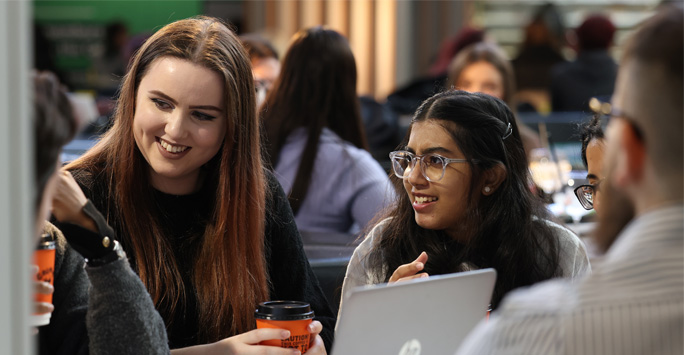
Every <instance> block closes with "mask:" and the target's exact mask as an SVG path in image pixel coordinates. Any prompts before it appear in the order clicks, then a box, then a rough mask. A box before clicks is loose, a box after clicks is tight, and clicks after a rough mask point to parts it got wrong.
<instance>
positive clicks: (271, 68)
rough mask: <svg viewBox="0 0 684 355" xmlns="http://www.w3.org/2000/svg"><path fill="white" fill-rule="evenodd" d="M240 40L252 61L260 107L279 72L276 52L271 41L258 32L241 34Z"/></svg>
mask: <svg viewBox="0 0 684 355" xmlns="http://www.w3.org/2000/svg"><path fill="white" fill-rule="evenodd" d="M240 41H242V45H243V46H244V47H245V49H246V50H247V54H249V60H250V61H251V62H252V74H253V75H254V85H255V86H256V92H257V107H260V106H261V104H262V103H263V102H264V100H265V99H266V95H268V93H269V92H270V91H271V89H273V83H275V81H276V79H277V78H278V75H279V74H280V60H279V58H278V52H277V51H276V49H275V47H273V44H271V42H269V41H268V40H267V39H266V38H264V37H262V36H260V35H258V34H254V33H248V34H244V35H241V36H240Z"/></svg>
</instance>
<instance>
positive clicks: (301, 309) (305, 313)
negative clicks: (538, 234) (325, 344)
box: [254, 301, 314, 354]
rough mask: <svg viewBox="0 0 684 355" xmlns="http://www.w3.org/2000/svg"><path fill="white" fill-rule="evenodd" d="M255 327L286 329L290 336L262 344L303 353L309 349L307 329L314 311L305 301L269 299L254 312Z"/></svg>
mask: <svg viewBox="0 0 684 355" xmlns="http://www.w3.org/2000/svg"><path fill="white" fill-rule="evenodd" d="M254 313H255V314H254V315H255V317H256V325H257V328H259V329H261V328H276V329H287V330H289V331H290V337H289V338H287V339H283V340H280V339H275V340H266V341H262V342H261V343H260V344H262V345H272V346H279V347H281V348H292V349H299V351H301V352H302V354H304V353H305V352H306V351H307V350H309V343H310V340H309V335H310V333H309V329H308V326H309V324H311V322H312V321H313V317H314V312H313V311H312V310H311V306H310V305H309V304H308V303H306V302H299V301H269V302H262V303H260V304H259V307H257V309H256V311H255V312H254Z"/></svg>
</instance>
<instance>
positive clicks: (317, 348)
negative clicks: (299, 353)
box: [304, 335, 327, 355]
mask: <svg viewBox="0 0 684 355" xmlns="http://www.w3.org/2000/svg"><path fill="white" fill-rule="evenodd" d="M326 354H327V352H326V351H325V344H324V343H323V338H321V336H320V335H316V337H315V338H314V340H313V342H311V344H310V345H309V350H308V351H307V352H306V353H305V354H304V355H326Z"/></svg>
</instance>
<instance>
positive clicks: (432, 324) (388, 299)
mask: <svg viewBox="0 0 684 355" xmlns="http://www.w3.org/2000/svg"><path fill="white" fill-rule="evenodd" d="M495 281H496V271H494V269H483V270H477V271H468V272H461V273H456V274H449V275H440V276H430V277H429V278H427V279H418V280H412V281H408V282H400V283H397V284H392V285H386V284H382V285H373V286H366V287H359V288H357V289H354V290H353V291H352V293H351V294H350V295H349V297H348V298H346V299H345V300H344V303H343V307H342V311H341V314H340V319H339V323H338V325H337V331H336V333H335V343H334V345H333V351H332V355H361V354H372V355H385V354H386V355H420V354H422V355H442V354H449V355H451V354H453V353H454V352H455V351H456V350H457V349H458V346H459V345H460V344H461V341H463V339H464V338H465V337H466V335H468V333H469V332H470V331H471V330H472V329H473V328H474V327H475V325H476V324H477V323H478V322H479V321H480V320H481V319H483V318H484V317H485V316H486V314H487V310H488V308H489V304H490V301H491V297H492V291H493V290H494V282H495Z"/></svg>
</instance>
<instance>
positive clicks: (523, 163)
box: [369, 90, 560, 308]
mask: <svg viewBox="0 0 684 355" xmlns="http://www.w3.org/2000/svg"><path fill="white" fill-rule="evenodd" d="M428 120H429V121H433V122H436V123H438V124H439V125H441V126H442V127H444V128H445V130H446V131H447V132H448V133H449V134H450V135H451V137H452V138H453V140H454V142H455V143H456V144H457V145H458V147H459V148H460V150H461V151H462V152H463V154H464V155H465V158H466V159H468V160H469V163H468V164H469V166H470V169H471V171H472V177H471V182H470V192H469V196H468V199H467V201H464V203H467V204H468V205H469V207H468V212H467V215H466V217H465V218H463V221H462V225H463V228H462V233H464V234H467V235H466V236H465V238H459V239H460V240H468V242H467V243H465V244H463V243H459V242H457V241H455V240H453V239H452V238H450V237H449V236H447V235H446V233H445V232H444V231H441V230H429V229H425V228H423V227H420V226H419V225H418V224H417V223H416V220H415V217H414V211H413V208H412V206H411V201H410V199H409V196H408V194H407V193H402V194H399V195H400V196H399V198H398V199H397V202H396V204H395V205H394V206H393V207H392V208H391V209H390V210H389V212H387V214H386V215H385V217H392V218H393V219H392V220H391V222H389V223H387V224H386V228H385V229H384V231H383V232H382V234H381V236H380V241H379V243H378V244H377V246H376V247H375V248H374V249H373V251H372V252H371V254H370V257H369V262H370V263H371V265H372V266H373V268H374V269H375V270H383V271H384V273H385V280H384V281H388V280H389V277H390V276H391V274H392V272H393V270H395V269H396V268H397V267H399V266H400V265H402V264H406V263H409V262H411V261H412V260H414V259H415V258H416V257H417V256H418V255H419V254H420V253H421V252H422V251H426V252H427V254H428V256H429V258H428V261H427V263H426V265H425V269H424V270H425V271H426V272H427V273H429V274H431V275H439V274H446V273H453V272H459V271H466V270H468V269H469V268H471V267H476V268H489V267H491V268H494V269H496V271H497V273H498V277H497V281H496V286H495V288H494V295H493V297H492V307H493V308H496V307H497V306H498V304H499V302H500V301H501V299H502V298H503V296H504V295H505V294H506V293H507V292H509V291H511V290H512V289H514V288H517V287H521V286H526V285H531V284H533V283H535V282H539V281H542V280H546V279H549V278H551V277H554V276H560V270H559V268H558V264H559V261H558V259H559V255H558V242H557V240H556V237H555V236H554V234H553V231H552V229H551V228H550V227H549V226H548V225H547V224H546V222H545V221H544V220H545V219H546V218H548V213H547V212H546V209H545V208H544V206H543V205H542V203H541V201H540V200H539V199H538V198H536V197H535V196H534V195H533V194H532V193H531V192H530V190H529V189H528V184H527V183H528V181H529V180H530V177H529V171H528V169H527V157H526V156H525V152H524V150H523V147H522V142H521V140H520V134H519V133H518V127H517V125H516V123H515V119H514V117H513V113H512V112H511V110H510V109H509V108H508V107H507V106H506V104H505V103H504V102H503V101H501V100H499V99H496V98H494V97H492V96H489V95H485V94H480V93H468V92H466V91H460V90H457V91H445V92H442V93H438V94H436V95H434V96H432V97H431V98H429V99H427V100H426V101H425V102H423V104H422V105H421V106H420V107H419V108H418V110H417V111H416V113H415V116H414V118H413V120H412V122H411V127H409V131H408V133H407V134H406V137H405V138H404V141H403V142H402V144H401V146H402V147H406V145H407V144H408V140H409V137H410V135H411V128H412V127H413V125H414V124H415V123H416V122H422V121H428ZM509 123H510V125H511V128H512V134H510V136H508V137H507V138H505V139H503V137H504V136H505V135H506V134H507V127H508V124H509ZM499 164H502V165H503V167H504V168H505V171H506V178H505V180H504V181H503V182H502V183H501V185H499V187H498V188H497V189H496V190H495V191H494V193H492V194H491V195H489V196H485V195H481V196H478V195H479V194H480V190H479V187H478V186H479V185H478V184H479V182H480V181H481V180H482V178H483V176H484V175H483V174H484V173H485V172H486V171H487V170H488V169H491V168H493V167H495V166H496V165H499ZM391 179H392V182H393V183H394V184H395V187H396V188H397V191H403V190H404V186H403V180H402V179H400V178H398V177H396V176H395V175H394V174H392V176H391Z"/></svg>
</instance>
